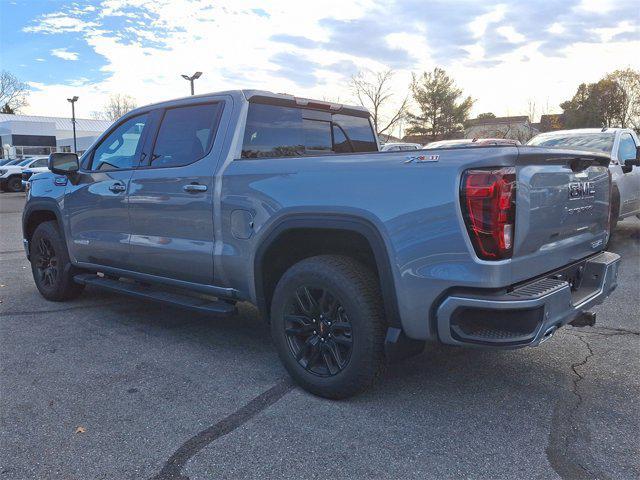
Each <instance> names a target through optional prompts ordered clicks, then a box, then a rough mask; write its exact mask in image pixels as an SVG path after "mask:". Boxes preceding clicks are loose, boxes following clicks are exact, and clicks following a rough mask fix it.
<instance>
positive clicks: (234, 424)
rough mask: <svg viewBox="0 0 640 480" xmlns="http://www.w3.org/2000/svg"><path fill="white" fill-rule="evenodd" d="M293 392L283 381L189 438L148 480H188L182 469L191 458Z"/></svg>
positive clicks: (291, 386) (286, 381)
mask: <svg viewBox="0 0 640 480" xmlns="http://www.w3.org/2000/svg"><path fill="white" fill-rule="evenodd" d="M292 388H293V384H292V383H291V381H290V380H289V378H284V379H282V380H280V381H279V382H278V383H276V384H275V385H274V386H273V387H271V388H270V389H269V390H266V391H265V392H262V393H261V394H260V395H258V396H257V397H255V398H254V399H253V400H251V401H250V402H249V403H247V404H246V405H244V406H243V407H241V408H240V409H238V410H236V411H235V412H233V413H232V414H230V415H229V416H227V417H225V418H223V419H222V420H220V421H219V422H218V423H216V424H215V425H212V426H210V427H209V428H207V429H205V430H202V431H201V432H200V433H198V434H197V435H195V436H193V437H191V438H190V439H189V440H187V441H186V442H185V443H183V444H182V445H181V446H180V448H178V450H176V451H175V453H174V454H173V455H171V457H169V460H167V462H166V463H165V464H164V466H163V467H162V470H160V473H158V474H157V475H155V476H153V477H151V479H150V480H188V479H189V477H187V476H186V475H183V474H182V469H183V468H184V467H185V465H186V464H187V462H188V461H189V460H191V458H193V456H194V455H196V454H197V453H198V452H199V451H200V450H202V449H203V448H205V447H206V446H207V445H209V444H210V443H212V442H213V441H215V440H217V439H218V438H220V437H223V436H225V435H227V434H228V433H231V432H233V431H234V430H235V429H237V428H238V427H240V426H242V425H244V424H245V423H246V422H248V421H249V420H251V419H252V418H253V417H255V416H256V415H257V414H258V413H260V412H262V411H263V410H265V409H267V408H269V407H270V406H271V405H273V404H274V403H276V402H277V401H278V400H280V399H281V398H282V397H283V396H285V395H286V394H287V393H288V392H290V391H291V389H292Z"/></svg>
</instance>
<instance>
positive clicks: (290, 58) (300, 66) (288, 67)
mask: <svg viewBox="0 0 640 480" xmlns="http://www.w3.org/2000/svg"><path fill="white" fill-rule="evenodd" d="M271 62H272V63H274V64H276V65H278V66H279V68H278V69H277V70H276V73H277V74H278V75H280V76H282V77H286V78H288V79H289V80H291V81H293V82H295V83H296V84H298V85H300V86H301V87H311V86H314V85H316V84H317V83H319V82H321V80H320V79H319V78H318V76H317V75H316V74H315V72H316V70H318V69H319V68H321V65H320V64H318V63H316V62H313V61H311V60H307V59H306V58H304V57H301V56H299V55H296V54H294V53H290V52H280V53H277V54H276V55H274V56H272V57H271Z"/></svg>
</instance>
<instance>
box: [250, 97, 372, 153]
mask: <svg viewBox="0 0 640 480" xmlns="http://www.w3.org/2000/svg"><path fill="white" fill-rule="evenodd" d="M304 112H307V115H305V114H304ZM310 113H313V112H312V111H310V110H305V109H301V108H294V107H284V106H278V105H265V104H260V103H251V104H249V112H248V113H247V124H246V127H245V131H244V138H243V143H242V158H260V157H296V156H303V155H318V154H326V153H350V152H368V151H376V150H377V144H376V142H375V137H374V136H373V131H372V129H371V125H370V123H369V120H368V119H367V118H359V117H352V116H349V115H337V114H334V115H331V113H330V112H323V113H322V114H320V115H318V112H315V113H316V114H315V115H313V116H312V118H303V117H306V116H309V115H308V114H310ZM325 117H326V118H325ZM315 118H322V120H316V119H315Z"/></svg>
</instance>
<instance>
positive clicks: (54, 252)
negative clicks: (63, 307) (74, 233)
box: [29, 222, 84, 302]
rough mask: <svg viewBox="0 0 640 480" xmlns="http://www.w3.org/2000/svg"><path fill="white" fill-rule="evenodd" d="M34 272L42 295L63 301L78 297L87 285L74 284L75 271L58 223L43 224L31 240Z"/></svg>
mask: <svg viewBox="0 0 640 480" xmlns="http://www.w3.org/2000/svg"><path fill="white" fill-rule="evenodd" d="M29 257H30V259H31V272H32V273H33V279H34V281H35V283H36V287H37V288H38V291H39V292H40V294H41V295H42V296H43V297H44V298H46V299H47V300H51V301H54V302H62V301H64V300H70V299H72V298H75V297H77V296H78V295H80V294H81V293H82V290H83V289H84V285H80V284H77V283H75V282H74V281H73V273H74V269H73V267H72V265H71V262H70V260H69V253H68V252H67V247H66V245H65V243H64V239H63V237H62V235H61V233H60V231H59V229H58V224H57V223H56V222H43V223H41V224H40V225H38V227H37V228H36V230H35V232H33V236H32V237H31V241H30V254H29Z"/></svg>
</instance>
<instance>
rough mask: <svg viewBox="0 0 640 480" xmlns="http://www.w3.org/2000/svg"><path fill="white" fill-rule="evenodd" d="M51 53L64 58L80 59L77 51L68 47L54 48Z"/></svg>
mask: <svg viewBox="0 0 640 480" xmlns="http://www.w3.org/2000/svg"><path fill="white" fill-rule="evenodd" d="M51 55H53V56H54V57H58V58H61V59H63V60H78V54H77V53H76V52H70V51H68V50H67V49H66V48H54V49H53V50H51Z"/></svg>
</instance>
